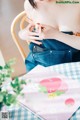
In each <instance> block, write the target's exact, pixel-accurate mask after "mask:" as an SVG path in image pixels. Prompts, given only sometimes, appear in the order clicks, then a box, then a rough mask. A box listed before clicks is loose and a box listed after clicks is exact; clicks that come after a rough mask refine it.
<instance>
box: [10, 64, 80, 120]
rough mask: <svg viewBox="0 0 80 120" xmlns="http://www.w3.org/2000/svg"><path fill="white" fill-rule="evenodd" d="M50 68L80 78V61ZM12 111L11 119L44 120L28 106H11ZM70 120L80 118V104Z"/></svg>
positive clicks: (79, 119) (73, 77)
mask: <svg viewBox="0 0 80 120" xmlns="http://www.w3.org/2000/svg"><path fill="white" fill-rule="evenodd" d="M49 69H51V70H53V71H55V72H58V73H60V74H63V75H65V76H67V77H69V78H72V79H74V80H75V79H78V80H80V62H75V63H65V64H60V65H55V66H51V67H49ZM9 112H10V120H44V119H41V118H39V117H37V116H36V114H33V113H32V112H31V111H30V110H28V109H27V108H26V109H25V108H23V107H19V108H18V109H16V108H15V107H14V108H11V109H10V110H9ZM69 120H80V106H79V108H78V109H77V110H76V111H75V112H74V113H73V115H72V116H71V118H70V119H69Z"/></svg>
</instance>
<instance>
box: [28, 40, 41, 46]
mask: <svg viewBox="0 0 80 120" xmlns="http://www.w3.org/2000/svg"><path fill="white" fill-rule="evenodd" d="M30 42H33V43H35V44H38V45H41V44H42V43H41V42H39V41H36V40H30Z"/></svg>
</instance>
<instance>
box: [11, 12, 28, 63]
mask: <svg viewBox="0 0 80 120" xmlns="http://www.w3.org/2000/svg"><path fill="white" fill-rule="evenodd" d="M25 22H26V23H28V20H27V16H26V13H25V11H23V12H21V13H20V14H18V15H17V16H16V17H15V18H14V20H13V22H12V24H11V35H12V38H13V40H14V42H15V44H16V45H17V47H18V50H19V52H20V54H21V56H22V58H23V61H25V58H26V52H25V50H24V49H23V47H22V45H21V44H20V39H19V37H18V33H16V27H17V24H19V26H20V29H24V28H25ZM26 43H27V42H26ZM27 49H28V48H27Z"/></svg>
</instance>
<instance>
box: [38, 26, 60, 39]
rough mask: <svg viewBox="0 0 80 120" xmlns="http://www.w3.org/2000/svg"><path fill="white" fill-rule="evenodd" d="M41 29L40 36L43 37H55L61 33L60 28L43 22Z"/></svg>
mask: <svg viewBox="0 0 80 120" xmlns="http://www.w3.org/2000/svg"><path fill="white" fill-rule="evenodd" d="M41 30H42V32H41V33H40V35H39V37H41V38H42V39H55V37H56V35H57V34H58V33H59V30H58V29H56V28H54V27H52V26H48V25H43V24H41Z"/></svg>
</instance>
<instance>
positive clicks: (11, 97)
mask: <svg viewBox="0 0 80 120" xmlns="http://www.w3.org/2000/svg"><path fill="white" fill-rule="evenodd" d="M15 100H16V96H15V95H12V94H7V95H6V96H4V101H3V102H4V103H5V104H6V105H7V106H10V105H11V104H13V103H14V102H15Z"/></svg>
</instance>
